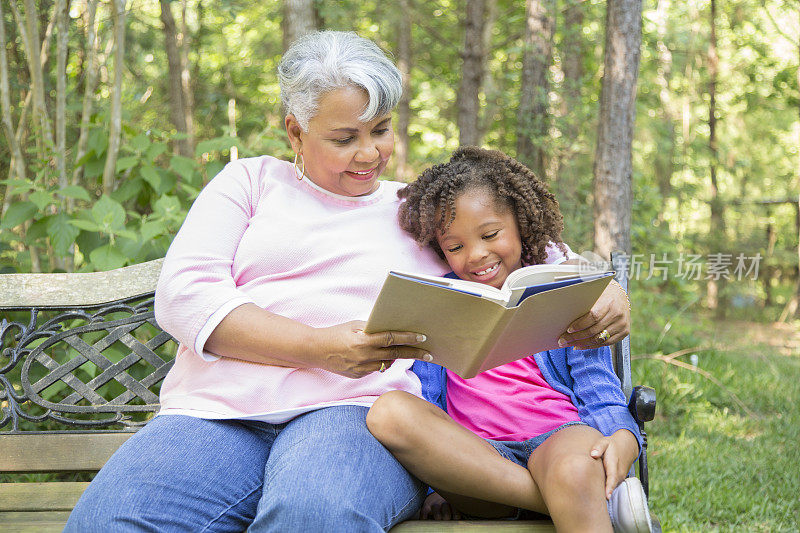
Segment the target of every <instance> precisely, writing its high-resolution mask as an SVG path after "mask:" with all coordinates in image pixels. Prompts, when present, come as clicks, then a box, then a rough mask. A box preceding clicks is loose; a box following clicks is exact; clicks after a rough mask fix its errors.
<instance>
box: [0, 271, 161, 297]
mask: <svg viewBox="0 0 800 533" xmlns="http://www.w3.org/2000/svg"><path fill="white" fill-rule="evenodd" d="M163 262H164V260H163V259H156V260H154V261H148V262H147V263H139V264H137V265H131V266H127V267H122V268H118V269H116V270H109V271H107V272H74V273H53V274H3V275H2V276H0V309H10V308H19V307H25V306H31V307H40V308H47V307H67V306H73V305H86V306H96V305H102V304H105V303H108V302H115V301H117V300H122V299H123V298H130V297H133V296H140V295H143V294H147V293H149V292H152V291H154V290H155V288H156V283H157V282H158V275H159V274H160V273H161V265H162V263H163Z"/></svg>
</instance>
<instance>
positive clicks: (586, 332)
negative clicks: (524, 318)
mask: <svg viewBox="0 0 800 533" xmlns="http://www.w3.org/2000/svg"><path fill="white" fill-rule="evenodd" d="M580 262H581V260H580V259H570V260H569V261H566V263H565V264H580ZM603 331H607V332H608V337H607V338H606V339H605V340H603V339H600V338H599V335H600V333H602V332H603ZM630 332H631V306H630V301H629V300H628V295H627V293H626V292H625V289H623V288H622V286H621V285H620V284H619V283H617V282H616V280H612V281H611V283H609V284H608V286H607V287H606V289H605V290H604V291H603V293H602V294H601V295H600V298H598V299H597V301H596V302H595V304H594V305H593V306H592V308H591V310H590V311H589V312H588V313H586V314H585V315H583V316H581V317H580V318H578V319H577V320H575V321H574V322H573V323H572V324H570V325H569V326H568V327H567V331H566V332H565V333H564V334H563V335H561V337H560V338H559V340H558V343H559V346H574V347H575V348H578V349H581V350H588V349H592V348H599V347H600V346H611V345H612V344H614V343H616V342H618V341H621V340H622V339H624V338H625V337H626V336H627V335H628V333H630Z"/></svg>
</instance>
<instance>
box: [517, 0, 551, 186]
mask: <svg viewBox="0 0 800 533" xmlns="http://www.w3.org/2000/svg"><path fill="white" fill-rule="evenodd" d="M554 11H555V4H554V2H553V0H527V1H526V2H525V13H526V17H525V18H526V24H525V51H524V53H523V57H522V81H521V84H522V87H521V90H520V99H519V100H520V101H519V108H518V109H517V158H518V159H519V160H520V161H522V162H523V163H525V164H527V165H528V166H529V167H530V168H531V169H532V170H533V171H534V172H535V173H536V175H537V176H539V177H540V178H542V179H544V177H545V152H546V150H545V146H546V140H547V129H548V123H549V120H548V93H549V90H550V89H549V83H548V80H547V72H548V69H549V68H550V64H551V63H552V61H553V26H554V23H553V14H554Z"/></svg>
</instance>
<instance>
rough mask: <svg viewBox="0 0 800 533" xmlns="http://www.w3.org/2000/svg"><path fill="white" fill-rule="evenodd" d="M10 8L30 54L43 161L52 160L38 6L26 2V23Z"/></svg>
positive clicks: (32, 89) (35, 111)
mask: <svg viewBox="0 0 800 533" xmlns="http://www.w3.org/2000/svg"><path fill="white" fill-rule="evenodd" d="M9 6H10V7H11V10H12V12H14V15H15V17H16V18H17V25H18V27H19V32H20V35H21V36H22V41H23V43H25V49H26V50H27V52H28V53H27V54H26V60H27V61H26V62H27V64H28V69H29V70H30V74H31V88H30V92H31V95H32V98H33V115H34V118H35V120H36V121H37V122H38V124H39V128H40V129H41V132H42V140H43V141H44V143H41V142H40V143H39V152H40V157H41V158H42V160H51V159H52V156H51V154H52V152H51V147H52V146H53V145H54V143H53V129H52V126H51V124H50V118H49V117H48V114H47V106H46V104H45V99H44V74H43V72H42V64H41V62H40V61H39V58H40V56H41V54H42V48H41V47H40V44H39V24H38V20H37V18H36V5H35V2H34V1H33V0H25V19H24V21H23V20H22V19H21V18H20V16H19V12H18V10H17V8H16V7H15V5H14V3H13V2H9ZM37 139H38V138H37Z"/></svg>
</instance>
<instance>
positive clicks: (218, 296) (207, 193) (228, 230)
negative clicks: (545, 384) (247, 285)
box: [155, 158, 425, 377]
mask: <svg viewBox="0 0 800 533" xmlns="http://www.w3.org/2000/svg"><path fill="white" fill-rule="evenodd" d="M281 164H282V163H281V162H278V161H277V160H273V159H271V158H265V159H261V160H249V161H247V162H242V161H239V162H236V163H230V164H228V165H227V166H226V167H225V168H224V169H223V170H222V171H221V172H220V173H219V174H218V175H217V176H216V177H215V178H214V179H213V180H212V181H211V182H210V183H209V184H208V185H207V186H206V188H204V189H203V191H201V193H200V195H199V196H198V197H197V200H195V202H194V204H193V205H192V208H191V209H190V210H189V214H188V215H187V217H186V220H185V221H184V223H183V225H182V226H181V229H180V231H179V232H178V234H177V235H176V237H175V239H174V240H173V242H172V245H171V246H170V249H169V251H168V252H167V256H166V258H165V260H164V264H163V266H162V269H161V275H160V277H159V280H158V287H157V289H156V298H155V312H156V320H157V321H158V323H159V325H160V326H161V327H162V328H163V329H164V330H165V331H167V332H169V333H170V334H172V335H173V336H174V337H175V338H176V339H177V340H178V341H180V342H181V343H182V344H184V345H185V346H188V347H190V348H191V349H192V350H193V351H194V352H195V353H197V354H198V355H200V356H201V357H203V358H204V359H207V360H214V359H216V358H217V357H219V356H224V357H234V358H238V359H244V360H247V361H252V362H258V363H266V364H273V365H280V366H290V367H298V368H300V367H317V368H322V369H325V370H329V371H331V372H335V373H338V374H341V375H345V376H349V377H361V376H363V375H365V374H367V373H369V372H375V371H377V370H379V369H380V368H381V367H382V365H381V361H385V362H386V365H389V364H391V360H393V359H395V358H398V357H414V358H424V356H425V352H424V351H423V350H420V349H417V348H413V347H410V346H404V345H406V344H413V343H415V342H416V338H417V337H416V334H409V333H405V334H403V333H396V332H395V333H381V334H375V335H365V334H364V333H363V332H361V331H360V328H361V326H362V324H361V323H348V324H342V325H338V326H333V327H329V328H313V327H310V326H307V325H305V324H302V323H300V322H297V321H295V320H292V319H289V318H286V317H282V316H279V315H276V314H273V313H271V312H269V311H266V310H264V309H263V308H261V307H259V306H257V305H256V304H255V302H254V301H253V299H252V298H251V296H250V295H249V294H248V293H247V292H245V291H243V290H241V289H240V288H239V287H237V285H236V283H235V281H234V279H233V275H232V265H233V261H234V257H235V255H236V253H237V249H238V248H239V245H240V243H241V240H242V237H243V235H244V234H245V232H246V231H247V229H248V226H249V224H250V221H251V218H252V217H253V215H254V213H255V212H256V209H257V206H258V204H259V198H260V195H261V194H262V188H263V187H264V184H263V183H262V180H260V178H259V176H260V175H261V174H263V173H268V172H278V171H280V168H278V166H279V165H281ZM264 246H269V242H265V243H264Z"/></svg>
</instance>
